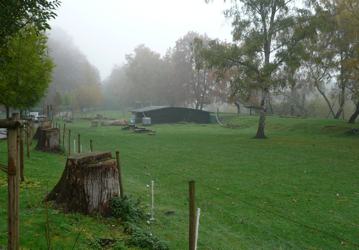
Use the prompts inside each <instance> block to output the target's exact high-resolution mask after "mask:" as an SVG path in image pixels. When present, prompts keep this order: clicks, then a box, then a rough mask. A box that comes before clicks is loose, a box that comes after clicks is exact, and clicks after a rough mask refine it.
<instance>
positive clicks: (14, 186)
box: [7, 114, 20, 250]
mask: <svg viewBox="0 0 359 250" xmlns="http://www.w3.org/2000/svg"><path fill="white" fill-rule="evenodd" d="M12 119H13V120H15V121H16V120H19V114H13V115H12ZM18 133H19V129H18V128H15V129H8V139H7V141H8V249H9V250H17V249H19V184H20V183H19V172H20V171H19V164H18V163H19V157H18V148H17V147H18V145H17V142H18V138H17V137H18Z"/></svg>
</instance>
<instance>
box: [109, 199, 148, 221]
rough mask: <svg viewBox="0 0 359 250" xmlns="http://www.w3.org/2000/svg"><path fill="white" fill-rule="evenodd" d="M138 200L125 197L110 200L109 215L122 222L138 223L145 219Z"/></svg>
mask: <svg viewBox="0 0 359 250" xmlns="http://www.w3.org/2000/svg"><path fill="white" fill-rule="evenodd" d="M140 203H141V202H140V200H134V199H132V198H130V197H127V196H125V197H124V198H123V199H121V198H120V197H115V198H112V199H111V201H110V209H111V215H112V216H113V217H115V218H119V219H121V220H122V221H123V222H139V221H141V220H144V219H146V215H145V212H144V211H143V209H142V207H141V204H140Z"/></svg>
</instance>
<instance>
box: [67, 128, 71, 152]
mask: <svg viewBox="0 0 359 250" xmlns="http://www.w3.org/2000/svg"><path fill="white" fill-rule="evenodd" d="M68 143H69V145H68V151H67V154H68V155H71V129H69V138H68Z"/></svg>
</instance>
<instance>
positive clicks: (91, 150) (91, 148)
mask: <svg viewBox="0 0 359 250" xmlns="http://www.w3.org/2000/svg"><path fill="white" fill-rule="evenodd" d="M90 152H93V146H92V140H90Z"/></svg>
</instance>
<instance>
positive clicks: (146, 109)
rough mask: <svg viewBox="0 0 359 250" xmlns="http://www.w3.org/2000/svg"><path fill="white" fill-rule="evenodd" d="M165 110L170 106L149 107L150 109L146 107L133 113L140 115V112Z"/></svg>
mask: <svg viewBox="0 0 359 250" xmlns="http://www.w3.org/2000/svg"><path fill="white" fill-rule="evenodd" d="M163 108H169V106H148V107H144V108H140V109H134V110H132V111H131V112H135V113H140V112H147V111H152V110H156V109H163Z"/></svg>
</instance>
